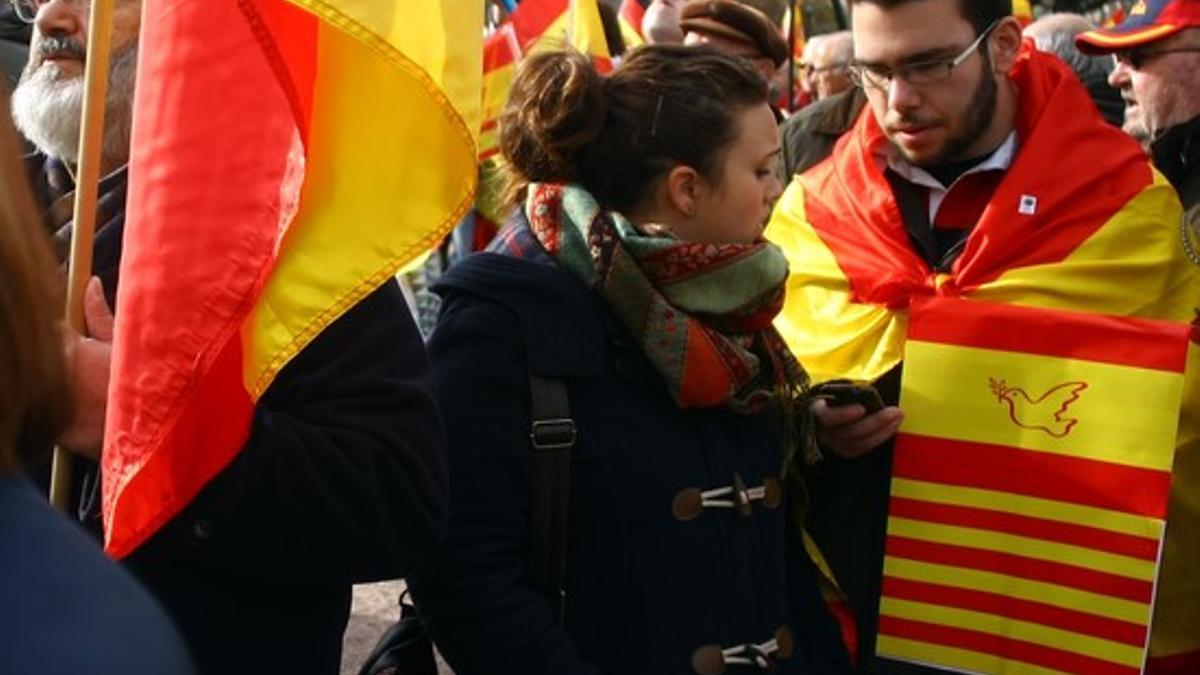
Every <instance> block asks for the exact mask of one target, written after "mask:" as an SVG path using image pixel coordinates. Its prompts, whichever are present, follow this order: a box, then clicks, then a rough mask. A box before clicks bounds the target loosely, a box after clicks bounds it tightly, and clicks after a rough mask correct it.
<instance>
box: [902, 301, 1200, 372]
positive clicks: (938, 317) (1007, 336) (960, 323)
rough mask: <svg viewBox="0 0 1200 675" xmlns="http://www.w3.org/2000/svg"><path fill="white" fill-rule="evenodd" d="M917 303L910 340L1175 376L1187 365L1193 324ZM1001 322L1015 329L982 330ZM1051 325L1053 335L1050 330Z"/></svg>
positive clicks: (1003, 306) (985, 304) (1004, 307)
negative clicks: (1162, 372)
mask: <svg viewBox="0 0 1200 675" xmlns="http://www.w3.org/2000/svg"><path fill="white" fill-rule="evenodd" d="M912 304H913V313H912V319H911V321H910V322H909V326H908V339H909V340H916V341H920V342H936V343H941V344H949V345H956V346H960V347H976V348H979V349H997V350H1001V351H1008V352H1023V353H1029V354H1040V355H1043V356H1054V357H1058V358H1064V359H1078V360H1081V361H1098V362H1100V363H1112V364H1117V365H1122V366H1133V367H1135V368H1148V369H1153V370H1165V371H1168V372H1172V373H1182V372H1183V370H1184V367H1185V366H1186V364H1187V342H1188V340H1187V339H1188V331H1189V326H1188V325H1187V324H1182V323H1175V322H1169V321H1155V320H1152V319H1140V318H1134V317H1115V316H1104V315H1100V314H1083V313H1080V312H1068V311H1063V310H1052V309H1041V308H1037V309H1034V308H1030V307H1019V306H1017V305H1006V304H999V303H990V302H975V301H971V300H954V299H948V298H936V299H929V298H920V299H914V300H913V303H912ZM1058 317H1061V318H1063V319H1072V320H1057V319H1058ZM1079 318H1085V319H1086V320H1085V321H1078V320H1076V319H1079ZM997 322H1003V325H1005V326H1011V327H1012V328H1011V329H1010V330H1004V331H991V330H979V326H981V325H982V326H990V325H996V323H997ZM1050 324H1053V325H1054V330H1052V331H1048V330H1046V329H1045V328H1046V326H1047V325H1050Z"/></svg>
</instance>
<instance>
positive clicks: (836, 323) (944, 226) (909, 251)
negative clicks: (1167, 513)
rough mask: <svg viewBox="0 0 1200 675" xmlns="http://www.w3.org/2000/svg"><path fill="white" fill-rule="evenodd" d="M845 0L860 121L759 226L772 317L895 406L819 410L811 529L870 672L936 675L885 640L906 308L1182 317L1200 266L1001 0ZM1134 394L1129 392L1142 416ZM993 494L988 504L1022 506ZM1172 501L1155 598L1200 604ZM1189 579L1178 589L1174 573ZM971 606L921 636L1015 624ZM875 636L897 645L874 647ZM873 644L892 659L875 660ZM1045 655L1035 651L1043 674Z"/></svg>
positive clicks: (1152, 185) (1131, 161) (1159, 634)
mask: <svg viewBox="0 0 1200 675" xmlns="http://www.w3.org/2000/svg"><path fill="white" fill-rule="evenodd" d="M850 8H851V14H852V19H853V20H852V26H853V36H854V55H855V58H854V61H853V62H852V64H851V72H852V73H853V77H854V79H855V82H856V83H858V85H859V86H860V87H861V88H862V90H863V93H864V94H865V97H866V99H867V104H866V107H867V108H868V111H867V112H864V113H863V114H861V115H860V116H859V117H858V119H857V121H856V123H855V125H854V127H853V128H851V129H850V131H849V132H847V135H846V136H845V137H844V138H843V139H842V140H841V141H840V142H839V143H838V145H837V146H836V148H835V150H834V152H833V154H832V156H831V157H830V158H829V159H827V160H825V161H824V162H822V163H820V164H818V165H816V166H814V167H813V168H811V169H810V170H808V171H807V172H805V173H803V174H801V175H799V176H797V177H796V178H795V179H793V181H792V184H791V185H790V186H789V187H788V189H787V191H786V192H785V194H784V196H783V197H782V198H781V200H780V202H779V204H778V205H777V206H776V209H775V212H774V214H773V216H772V220H771V223H770V225H769V226H768V229H767V232H766V236H767V238H768V239H771V240H772V241H774V242H776V243H777V244H779V245H780V246H781V247H783V249H784V250H785V252H787V254H788V256H789V263H790V269H791V278H790V280H789V284H788V290H787V300H786V305H785V308H784V311H783V313H782V314H781V315H780V317H779V318H778V319H777V320H776V326H777V327H778V328H779V330H780V333H781V334H782V335H783V336H784V338H785V339H786V340H787V341H788V344H789V346H790V347H791V348H792V351H793V352H794V353H795V354H796V356H797V357H798V358H799V359H800V361H801V362H802V363H804V365H805V367H806V368H807V369H808V370H809V372H810V373H812V374H813V377H814V380H815V381H818V382H819V381H822V380H828V379H836V378H851V379H856V380H866V381H870V382H872V383H874V384H875V386H876V388H878V389H879V391H880V393H881V394H882V397H883V400H884V403H885V406H884V407H883V409H882V410H879V411H877V412H873V413H868V412H867V410H866V409H865V407H864V406H862V405H857V404H850V405H843V406H838V407H831V406H830V405H827V402H826V401H817V402H816V403H815V404H814V406H813V414H814V415H815V417H816V419H817V427H818V434H817V436H818V440H819V442H820V444H821V446H822V448H823V450H824V453H823V454H824V456H825V459H824V460H823V461H821V462H820V463H818V464H817V465H815V466H814V467H812V470H811V471H810V472H809V474H808V476H807V479H806V482H807V483H808V492H809V495H810V496H811V501H810V507H809V510H808V518H807V521H806V525H807V527H808V528H809V531H810V532H811V534H812V536H813V538H814V540H815V541H816V543H817V544H818V546H819V547H820V548H821V550H822V551H823V552H824V554H825V555H826V558H827V560H828V562H829V563H830V567H831V569H832V573H833V575H834V576H835V577H836V578H837V581H838V583H839V586H840V588H841V589H842V591H843V592H844V593H845V594H846V598H847V600H848V602H849V605H850V607H851V608H852V610H853V612H854V614H855V619H856V622H857V626H858V629H859V633H858V645H859V665H860V668H861V670H862V671H863V672H868V673H914V672H934V671H932V670H929V669H926V668H924V667H922V666H919V665H914V664H913V663H911V662H903V663H902V662H901V661H899V660H896V659H898V658H908V659H912V660H918V661H919V660H921V659H917V658H915V657H912V656H907V657H905V656H903V655H900V654H899V652H898V651H895V650H896V647H895V645H896V635H897V633H896V632H894V631H902V630H905V629H911V628H912V624H911V623H908V624H905V623H904V617H900V618H899V619H897V618H896V615H895V614H894V612H896V611H900V610H897V609H895V606H894V605H893V606H892V609H888V607H887V606H885V607H884V610H883V611H882V612H881V595H882V593H883V590H882V589H883V587H884V584H883V560H884V551H885V538H886V537H887V528H888V510H889V498H890V490H891V472H892V458H893V447H892V437H893V435H894V434H895V432H896V431H897V429H898V428H899V426H900V422H901V420H902V418H903V416H904V413H902V412H901V410H900V409H899V408H897V407H896V404H897V402H898V400H899V389H900V380H901V370H902V367H903V364H902V361H903V359H904V355H905V350H906V342H907V327H908V320H909V316H910V309H909V308H910V307H911V306H912V305H913V303H914V301H916V300H918V299H920V298H922V297H931V296H951V297H962V298H966V299H972V300H981V301H989V302H999V303H1008V304H1014V305H1023V306H1035V307H1052V308H1057V309H1070V310H1076V311H1083V312H1094V313H1102V314H1115V315H1122V316H1124V315H1134V316H1143V317H1153V318H1160V319H1170V320H1173V321H1177V322H1187V321H1190V320H1191V318H1192V313H1193V308H1194V307H1195V306H1196V300H1197V297H1198V296H1200V268H1197V267H1196V266H1195V265H1193V264H1192V263H1190V262H1189V261H1188V260H1187V257H1186V255H1185V253H1184V251H1183V247H1182V246H1181V245H1180V240H1179V222H1180V217H1181V211H1180V209H1179V205H1178V202H1177V201H1176V200H1175V199H1174V196H1173V194H1172V191H1171V188H1170V186H1169V185H1166V184H1165V182H1163V181H1161V180H1157V179H1156V178H1155V176H1154V174H1153V172H1152V171H1151V170H1150V167H1149V163H1148V161H1147V159H1146V157H1145V155H1144V153H1142V152H1141V150H1140V148H1138V146H1137V144H1136V143H1135V142H1133V141H1132V140H1131V139H1130V138H1129V137H1128V136H1127V135H1125V134H1123V133H1122V132H1121V131H1120V130H1118V129H1116V128H1115V127H1113V126H1111V125H1109V124H1106V123H1105V122H1104V121H1103V120H1102V119H1101V118H1100V116H1099V114H1098V112H1097V111H1096V108H1095V106H1094V105H1093V104H1092V102H1091V100H1090V98H1089V96H1088V93H1087V91H1086V90H1085V89H1084V88H1083V86H1082V84H1080V82H1079V80H1078V78H1077V77H1076V76H1075V74H1074V73H1073V72H1072V71H1071V70H1070V69H1069V67H1068V66H1066V64H1064V63H1062V61H1060V60H1059V59H1057V58H1055V57H1053V56H1051V55H1047V54H1044V53H1041V52H1038V51H1037V50H1036V49H1034V48H1033V45H1032V44H1031V43H1028V42H1023V41H1022V37H1021V25H1020V23H1019V22H1018V21H1017V20H1016V19H1015V18H1014V17H1013V16H1011V10H1012V3H1011V2H1010V1H1009V0H851V2H850ZM1101 242H1106V243H1101ZM1085 243H1086V245H1085ZM1148 261H1152V263H1151V262H1148ZM1097 270H1103V272H1097ZM1046 330H1047V332H1048V333H1050V334H1051V335H1052V334H1053V330H1054V327H1053V326H1047V328H1046ZM985 379H986V377H985ZM963 386H964V387H973V386H974V384H972V383H963ZM1137 404H1138V403H1137V401H1136V399H1131V401H1130V405H1131V406H1133V407H1134V408H1132V409H1131V411H1130V414H1138V412H1137V410H1136V408H1135V407H1136V405H1137ZM911 422H912V423H913V424H920V423H921V422H922V420H920V419H913V420H911ZM1189 424H1190V422H1189ZM1188 428H1191V427H1188ZM1185 437H1186V436H1185ZM1177 456H1178V457H1179V458H1180V459H1179V462H1180V464H1178V465H1177V466H1179V467H1181V470H1180V474H1181V476H1183V477H1182V478H1180V479H1179V480H1177V484H1176V486H1175V487H1176V488H1177V491H1178V492H1179V493H1183V492H1185V491H1187V490H1191V494H1195V493H1196V492H1197V491H1196V490H1194V488H1196V487H1197V486H1195V485H1192V484H1191V483H1194V482H1197V481H1195V480H1194V478H1191V476H1195V475H1197V474H1195V473H1192V472H1193V471H1195V470H1196V468H1200V467H1192V466H1191V463H1196V459H1195V456H1196V453H1186V454H1185V453H1184V451H1183V450H1180V451H1179V453H1178V455H1177ZM962 462H963V466H964V467H969V466H970V462H971V458H970V457H963V458H962ZM998 495H999V496H998V498H997V501H996V503H997V504H1001V505H1003V504H1005V503H1007V502H1008V501H1011V500H1010V499H1007V498H1005V497H1004V496H1003V493H998ZM1177 496H1178V495H1176V494H1173V499H1175V501H1173V502H1172V504H1171V507H1170V508H1171V514H1172V515H1171V518H1172V521H1171V522H1172V525H1171V527H1173V528H1174V529H1169V530H1168V531H1169V532H1170V533H1171V534H1168V541H1167V545H1166V551H1167V553H1166V554H1165V555H1166V559H1165V561H1164V569H1167V568H1170V571H1168V572H1166V573H1164V576H1163V581H1162V584H1161V585H1160V586H1159V589H1160V598H1166V599H1167V601H1166V602H1167V603H1168V604H1171V605H1174V604H1176V603H1179V604H1187V605H1190V606H1200V591H1196V590H1192V591H1184V590H1181V589H1189V588H1190V589H1200V583H1196V582H1197V581H1198V580H1197V579H1196V578H1195V572H1191V573H1189V572H1187V571H1186V570H1184V567H1185V566H1182V565H1181V561H1187V560H1191V561H1192V562H1193V564H1194V561H1195V560H1197V559H1200V550H1191V548H1189V547H1192V548H1195V547H1196V546H1197V545H1198V544H1200V536H1197V534H1196V524H1197V522H1200V517H1198V516H1200V514H1197V509H1196V508H1195V506H1194V505H1195V504H1196V501H1190V502H1189V501H1188V500H1186V499H1176V497H1177ZM1187 504H1191V505H1192V506H1190V507H1189V506H1187ZM1193 542H1195V543H1193ZM972 560H974V559H972ZM971 564H974V563H972V562H970V561H966V562H963V563H962V565H963V566H967V567H969V566H970V565H971ZM1031 564H1033V565H1036V564H1037V563H1031ZM1181 570H1184V574H1183V575H1182V576H1183V578H1182V580H1181V579H1180V578H1179V577H1178V576H1177V577H1173V578H1168V577H1169V576H1171V575H1172V574H1175V573H1177V572H1180V571H1181ZM1188 574H1191V577H1188ZM959 576H962V575H942V576H941V577H939V578H938V579H924V580H923V581H924V582H936V583H939V584H943V585H948V586H949V587H952V589H951V590H952V591H953V593H954V594H955V597H958V598H959V599H962V598H964V597H970V598H974V599H975V600H978V599H979V598H980V597H981V594H985V592H986V589H985V588H983V587H975V586H972V584H973V583H976V582H973V581H971V579H973V578H974V577H971V578H966V577H964V578H958V577H959ZM910 581H911V579H910ZM1181 581H1182V583H1181ZM906 588H907V587H906ZM910 590H911V589H910ZM1189 594H1190V595H1189ZM1047 600H1048V601H1050V602H1053V601H1054V598H1047ZM902 604H903V603H902ZM1160 604H1162V603H1160ZM958 609H959V610H962V611H966V610H972V607H959V608H958ZM974 610H975V611H978V612H979V616H980V617H983V618H981V620H980V621H979V622H978V623H970V622H968V624H967V625H958V623H957V622H955V621H951V624H954V625H950V624H942V625H929V626H925V627H924V629H922V630H925V633H926V635H925V637H927V638H929V639H930V640H933V641H939V640H940V641H941V642H940V644H942V645H944V646H945V647H946V648H948V649H961V648H962V644H961V642H960V638H961V634H962V631H975V633H974V634H975V635H977V636H981V637H980V640H983V641H985V642H986V641H989V640H990V641H993V642H994V641H995V640H997V639H1000V640H1003V639H1006V638H1005V637H1004V636H1000V637H999V638H997V635H996V634H995V632H994V631H996V630H998V629H997V628H995V626H997V625H1000V626H1004V625H1007V624H1006V623H1005V621H1007V619H999V618H995V617H993V618H992V620H984V619H986V617H984V615H985V614H987V613H988V611H991V612H993V613H994V612H995V611H996V610H995V608H994V607H993V609H992V610H988V611H985V610H982V609H980V608H979V607H978V606H976V607H974ZM881 614H883V615H884V616H888V617H889V618H890V620H889V621H888V622H886V623H885V622H882V621H881V618H880V617H881ZM1160 620H1161V621H1160ZM943 621H945V619H943ZM897 625H902V628H897ZM1197 625H1200V622H1190V623H1189V622H1188V621H1183V622H1182V623H1180V622H1177V621H1172V620H1170V619H1169V618H1168V617H1165V616H1157V617H1156V618H1155V627H1156V633H1155V635H1156V638H1155V639H1154V640H1153V641H1152V648H1151V649H1152V654H1153V655H1154V656H1161V655H1163V654H1164V653H1166V652H1169V651H1171V650H1172V649H1174V650H1176V651H1178V650H1177V647H1178V645H1180V644H1185V643H1186V644H1190V642H1189V641H1196V640H1192V637H1191V636H1192V635H1193V634H1195V633H1196V630H1195V628H1196V626H1197ZM881 626H883V627H884V628H885V631H884V633H885V634H887V635H890V638H891V639H892V641H891V642H890V643H889V642H887V641H886V640H885V641H883V642H879V641H878V640H877V638H878V634H879V632H880V630H879V629H880V627H881ZM1043 628H1046V629H1048V630H1049V629H1052V628H1053V626H1050V625H1046V626H1043ZM989 630H990V631H993V633H990V634H989V633H988V632H987V631H989ZM1039 630H1040V628H1039ZM1189 631H1190V632H1189ZM1005 635H1008V634H1007V633H1006V634H1005ZM1041 635H1045V633H1041ZM1163 636H1166V637H1165V639H1164V637H1163ZM1172 640H1175V641H1174V642H1172ZM877 644H881V645H884V646H883V647H882V648H881V650H880V651H881V653H885V654H887V655H889V656H890V657H893V658H885V657H881V656H876V645H877ZM1044 646H1045V645H1035V646H1034V647H1033V650H1034V651H1036V650H1037V649H1040V648H1042V647H1044ZM1197 646H1198V647H1200V645H1197ZM1075 648H1076V649H1079V650H1083V652H1086V648H1085V647H1075ZM1197 653H1198V654H1200V652H1197ZM1041 654H1042V656H1044V652H1041ZM1039 658H1041V656H1039V657H1037V658H1035V661H1034V662H1031V663H1034V665H1042V666H1043V667H1046V664H1045V663H1038V662H1037V659H1039ZM976 663H981V661H976ZM984 670H986V668H984ZM1179 672H1184V671H1182V670H1181V671H1179ZM1188 672H1193V671H1188ZM1195 672H1200V670H1196V671H1195Z"/></svg>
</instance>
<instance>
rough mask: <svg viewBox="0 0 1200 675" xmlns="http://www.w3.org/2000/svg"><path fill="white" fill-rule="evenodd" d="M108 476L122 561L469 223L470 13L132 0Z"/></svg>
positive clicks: (472, 175)
mask: <svg viewBox="0 0 1200 675" xmlns="http://www.w3.org/2000/svg"><path fill="white" fill-rule="evenodd" d="M143 16H144V20H143V22H142V37H141V40H142V47H141V58H140V62H139V72H138V87H137V95H136V101H135V106H134V110H135V113H134V116H135V121H134V134H133V143H132V154H131V160H130V172H129V173H130V186H129V210H128V214H127V222H126V232H125V235H126V236H125V249H124V254H123V257H122V261H121V280H122V281H121V286H120V289H119V293H118V306H119V310H118V316H117V325H116V339H115V344H114V349H115V351H114V356H113V380H112V384H111V386H110V396H109V407H108V417H107V423H106V439H105V447H104V452H103V463H104V521H105V535H106V547H107V549H108V551H109V553H111V554H112V555H114V556H116V557H121V556H124V555H126V554H128V553H130V552H131V551H133V550H134V549H135V548H137V547H138V546H139V545H140V544H141V543H142V542H144V541H145V540H146V539H147V538H148V537H149V536H150V535H152V534H153V533H154V532H155V531H156V530H157V529H158V528H159V527H161V526H162V525H163V524H164V523H165V522H167V521H168V520H169V519H170V518H172V517H173V516H174V515H175V514H177V513H178V512H179V511H180V510H181V509H182V508H183V507H184V506H185V505H186V504H187V503H189V501H191V499H192V498H193V497H195V496H196V494H197V493H198V492H199V491H200V490H201V489H202V488H203V487H204V486H205V485H206V484H207V483H208V481H209V480H211V479H212V478H213V477H214V476H216V474H217V473H218V472H220V471H221V470H222V469H223V468H224V467H225V466H226V465H228V464H229V462H230V461H232V460H233V458H234V457H235V456H236V455H237V453H238V451H239V450H240V449H241V447H242V446H243V444H244V443H245V441H246V439H247V437H248V434H249V430H250V422H251V417H252V415H253V412H254V408H255V404H256V401H257V400H258V399H259V397H261V396H262V395H263V393H264V392H265V390H266V389H267V388H268V387H269V386H270V384H271V382H272V381H273V380H274V378H275V376H276V375H277V374H278V373H279V371H280V369H282V368H283V367H284V366H285V365H286V364H287V363H288V362H289V361H290V360H291V359H292V357H294V356H296V354H298V353H299V352H300V351H301V350H302V349H304V347H305V345H307V344H308V343H309V342H310V341H311V340H312V339H313V338H315V337H316V336H317V335H318V334H319V333H320V332H321V331H322V330H323V329H324V328H325V327H326V326H328V325H329V324H330V323H332V322H333V321H335V320H336V319H337V318H338V317H340V316H341V315H342V313H344V312H345V311H346V310H348V309H349V308H350V307H352V306H354V305H355V304H356V303H357V302H358V301H359V299H361V298H363V297H364V296H366V295H367V294H368V293H370V292H371V291H373V290H374V289H375V288H377V287H378V286H379V285H381V284H382V283H384V282H385V281H386V280H388V279H390V278H391V277H392V275H393V273H394V272H395V271H396V270H397V269H398V268H400V267H401V266H402V265H403V264H404V263H405V262H407V261H409V260H411V259H412V258H414V257H416V256H418V255H421V254H422V253H424V252H425V251H427V250H429V249H430V248H432V247H433V246H434V245H435V244H436V243H437V242H438V241H439V240H440V239H441V238H442V237H443V236H444V234H445V233H446V232H448V231H449V230H450V229H451V228H452V227H453V226H454V224H455V223H456V222H457V221H458V220H459V218H461V216H462V215H463V214H464V213H465V212H466V211H467V209H468V208H469V207H470V205H471V203H472V201H473V200H474V194H475V184H476V136H477V134H478V129H479V105H480V74H481V72H482V67H481V63H480V59H481V54H482V49H481V40H482V34H483V25H482V24H483V3H482V0H406V1H405V2H400V1H399V0H379V1H376V2H361V1H354V0H239V1H236V2H235V1H234V0H146V2H145V5H144V15H143Z"/></svg>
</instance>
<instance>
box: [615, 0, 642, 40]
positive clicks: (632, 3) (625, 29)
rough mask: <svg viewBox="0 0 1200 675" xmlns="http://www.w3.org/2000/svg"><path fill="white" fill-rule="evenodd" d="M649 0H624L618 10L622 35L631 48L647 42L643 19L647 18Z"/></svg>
mask: <svg viewBox="0 0 1200 675" xmlns="http://www.w3.org/2000/svg"><path fill="white" fill-rule="evenodd" d="M648 4H649V0H623V1H622V2H621V8H620V9H619V10H617V21H618V22H620V24H621V37H622V38H624V39H625V46H626V47H628V48H629V49H633V48H634V47H638V46H641V45H643V44H645V42H646V38H645V37H644V36H643V35H642V20H643V19H645V18H646V6H647V5H648Z"/></svg>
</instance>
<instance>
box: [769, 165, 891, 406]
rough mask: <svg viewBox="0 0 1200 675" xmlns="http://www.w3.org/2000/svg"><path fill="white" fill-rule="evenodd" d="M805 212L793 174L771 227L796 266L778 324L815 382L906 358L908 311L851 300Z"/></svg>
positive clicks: (862, 375) (876, 370)
mask: <svg viewBox="0 0 1200 675" xmlns="http://www.w3.org/2000/svg"><path fill="white" fill-rule="evenodd" d="M803 215H804V190H802V189H801V187H800V182H799V181H798V180H793V182H792V185H791V186H790V187H789V188H788V190H787V191H786V192H785V193H784V195H783V197H782V198H781V199H780V202H779V204H778V205H777V206H776V208H775V211H774V214H773V215H772V217H771V221H770V224H769V225H768V227H767V230H766V233H765V236H766V238H767V239H768V240H770V241H772V242H774V243H775V244H777V245H778V246H779V247H780V248H782V249H783V252H784V254H785V255H786V256H787V260H788V268H789V269H790V270H792V273H791V274H789V275H788V280H787V295H786V301H785V304H784V307H783V311H782V312H780V314H779V316H777V317H776V318H775V328H776V329H777V330H778V331H779V334H780V335H781V336H782V337H783V339H784V341H786V342H787V345H788V347H789V348H790V349H791V350H792V353H794V354H795V355H796V358H797V359H799V360H800V363H803V364H804V367H805V369H807V370H808V372H809V375H811V376H812V378H813V381H814V382H821V381H824V380H830V379H834V378H839V377H850V378H857V379H874V378H875V377H878V376H879V375H882V374H883V373H885V372H887V371H888V370H891V368H892V367H894V366H895V365H896V364H897V363H900V358H901V356H902V355H903V349H904V347H903V343H904V336H905V334H906V333H907V330H908V315H907V314H906V313H892V312H889V311H888V310H887V309H886V308H883V307H879V306H876V305H867V304H859V303H855V302H851V301H850V296H849V294H848V293H847V292H846V290H847V286H848V282H847V281H846V276H845V275H844V274H843V273H842V270H841V268H840V267H839V266H838V263H837V260H836V259H835V258H834V256H833V253H832V252H831V251H830V250H829V248H828V247H827V246H825V243H824V242H822V241H821V238H820V237H819V236H817V233H816V231H815V230H813V228H812V226H811V225H809V224H808V223H807V222H805V221H804V220H802V219H801V218H799V217H797V216H803ZM813 326H822V327H832V326H837V328H836V329H835V330H830V331H823V330H822V331H815V330H812V327H813ZM876 346H882V347H881V348H880V349H876Z"/></svg>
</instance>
